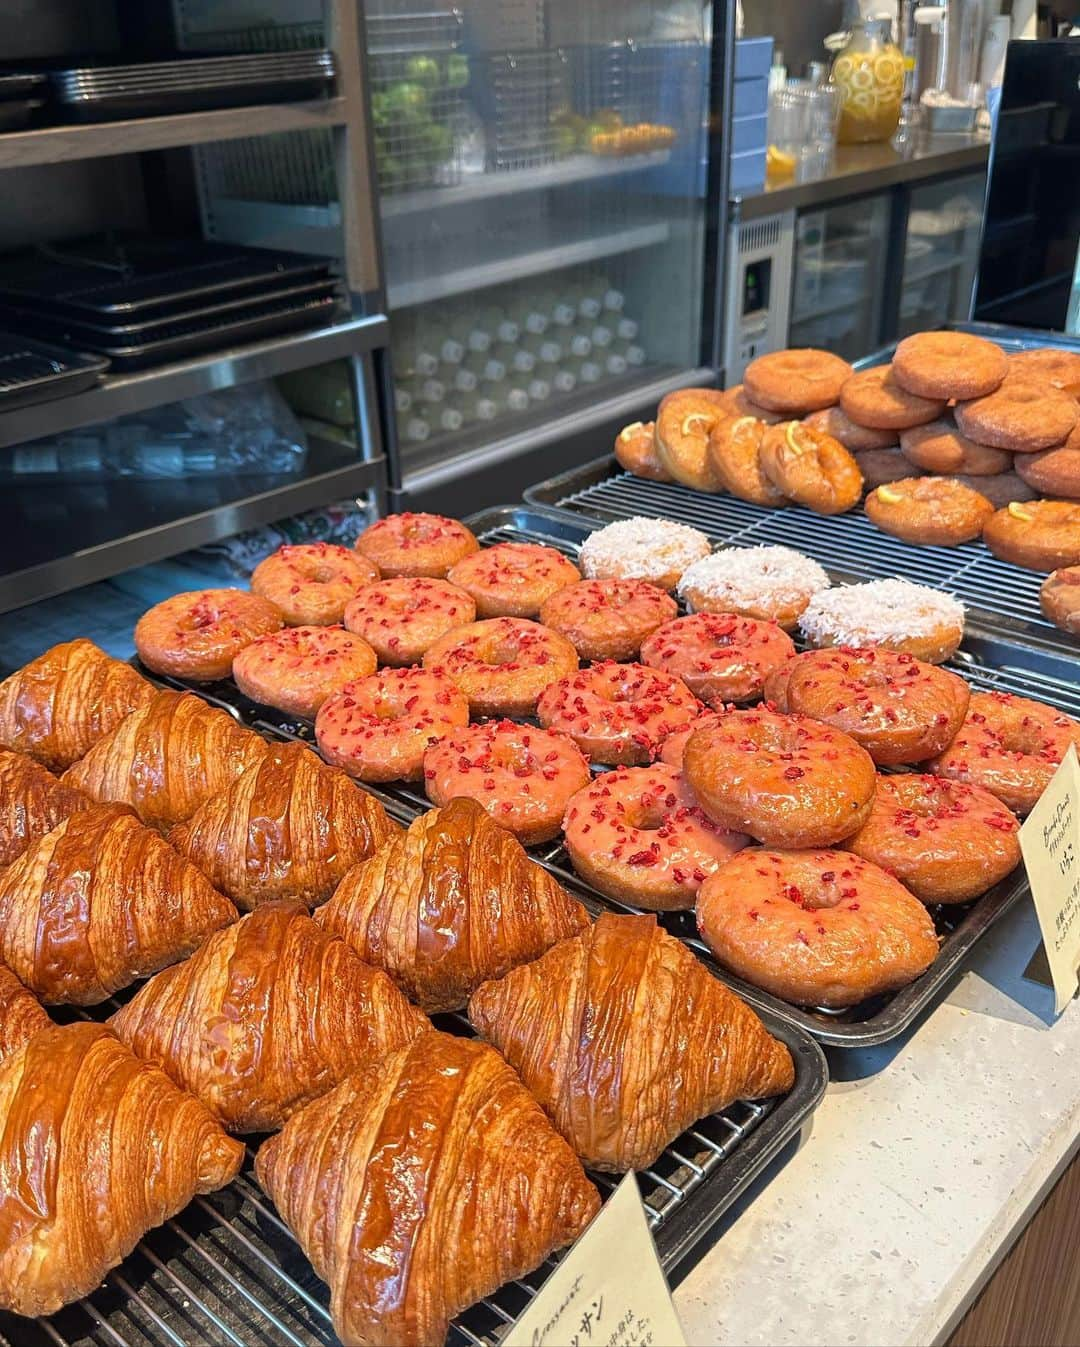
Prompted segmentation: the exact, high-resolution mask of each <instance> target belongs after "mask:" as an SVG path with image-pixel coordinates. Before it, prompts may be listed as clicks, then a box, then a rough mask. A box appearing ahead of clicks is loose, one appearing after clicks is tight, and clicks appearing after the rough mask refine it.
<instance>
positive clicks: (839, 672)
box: [765, 646, 971, 767]
mask: <svg viewBox="0 0 1080 1347" xmlns="http://www.w3.org/2000/svg"><path fill="white" fill-rule="evenodd" d="M765 695H766V697H767V698H768V699H769V700H770V701H772V702H775V704H776V707H777V709H778V710H779V711H784V712H795V713H796V714H798V715H801V716H809V717H810V719H811V720H820V721H821V722H822V723H823V724H825V725H832V726H833V728H834V729H837V730H842V731H843V732H844V734H847V735H850V736H851V738H852V739H854V740H855V742H856V743H857V744H861V745H862V747H863V748H865V749H866V751H867V753H869V754H870V756H871V757H872V758H873V759H874V761H875V762H876V763H877V764H878V766H888V767H897V766H900V765H901V764H903V763H912V762H924V761H925V760H926V759H927V758H932V757H933V756H934V754H935V753H941V752H943V751H944V750H945V749H946V748H948V746H949V744H951V743H952V741H953V739H954V738H955V736H956V733H957V731H958V730H959V729H960V726H961V725H962V724H963V723H964V715H965V713H966V711H967V707H968V699H969V697H970V696H971V693H970V690H969V688H968V685H967V684H966V683H965V682H964V680H963V679H962V678H960V677H958V675H956V674H954V673H949V672H948V670H947V669H939V668H937V666H936V665H933V664H924V663H923V662H922V661H921V660H917V659H915V657H914V656H913V655H902V654H897V653H896V652H895V651H892V650H866V649H863V650H857V649H853V648H851V647H850V646H839V647H836V648H834V649H831V650H808V651H806V653H805V654H802V655H796V656H795V658H794V659H793V660H789V661H788V663H787V664H785V665H784V666H783V667H782V668H780V669H778V670H777V672H776V673H775V674H773V675H772V677H771V678H769V679H767V680H766V682H765Z"/></svg>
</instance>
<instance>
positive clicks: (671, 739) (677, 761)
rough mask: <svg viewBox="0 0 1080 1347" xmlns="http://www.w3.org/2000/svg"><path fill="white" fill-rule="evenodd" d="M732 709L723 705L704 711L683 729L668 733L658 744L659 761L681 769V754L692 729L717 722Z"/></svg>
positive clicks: (699, 728) (700, 728)
mask: <svg viewBox="0 0 1080 1347" xmlns="http://www.w3.org/2000/svg"><path fill="white" fill-rule="evenodd" d="M734 710H735V708H734V707H733V706H725V707H724V709H723V711H706V712H705V714H704V715H700V716H698V718H697V719H696V720H692V721H691V722H690V724H689V725H687V727H686V728H685V729H684V730H676V731H675V733H674V734H669V735H668V737H667V738H666V739H665V740H664V742H663V743H662V744H661V745H660V754H659V757H660V761H661V762H666V763H667V765H668V766H669V767H678V768H679V769H680V770H681V769H682V765H683V754H684V753H685V752H686V745H687V744H688V743H689V742H690V736H691V735H692V734H693V733H694V731H695V730H703V729H705V728H706V727H707V726H709V725H715V724H717V723H718V722H719V721H720V720H721V719H722V718H723V716H724V715H725V714H726V713H727V712H728V711H734Z"/></svg>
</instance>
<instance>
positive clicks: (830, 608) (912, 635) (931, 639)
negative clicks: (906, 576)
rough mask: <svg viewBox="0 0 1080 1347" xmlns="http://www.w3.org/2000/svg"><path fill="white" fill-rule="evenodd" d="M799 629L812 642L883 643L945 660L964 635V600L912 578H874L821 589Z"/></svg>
mask: <svg viewBox="0 0 1080 1347" xmlns="http://www.w3.org/2000/svg"><path fill="white" fill-rule="evenodd" d="M799 630H800V631H801V632H802V634H803V636H805V637H806V640H807V641H808V643H809V644H810V645H815V646H830V645H851V646H879V647H882V648H883V649H885V650H901V651H905V652H906V653H907V654H909V655H914V656H915V658H916V659H921V660H925V661H926V663H927V664H941V663H943V662H944V661H945V660H947V659H948V658H949V657H950V655H953V654H955V653H956V649H957V647H958V646H959V644H960V641H961V639H962V637H963V635H964V605H963V604H962V603H960V602H959V601H958V600H956V599H954V598H953V597H952V596H951V595H949V594H942V593H940V592H939V591H938V590H936V589H930V588H929V587H928V586H927V585H915V584H912V582H911V581H910V580H868V581H867V582H866V583H865V584H862V585H837V586H835V587H834V588H833V589H823V590H822V591H821V592H820V593H818V594H815V595H814V597H813V598H812V599H811V600H810V602H809V603H808V604H807V605H806V609H805V611H804V612H803V615H802V617H800V618H799Z"/></svg>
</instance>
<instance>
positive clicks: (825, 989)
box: [697, 847, 938, 1009]
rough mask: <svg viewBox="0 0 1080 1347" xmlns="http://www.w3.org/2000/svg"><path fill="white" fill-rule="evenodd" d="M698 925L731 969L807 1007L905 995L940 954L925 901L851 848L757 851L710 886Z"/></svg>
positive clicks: (738, 859) (743, 856) (700, 904)
mask: <svg viewBox="0 0 1080 1347" xmlns="http://www.w3.org/2000/svg"><path fill="white" fill-rule="evenodd" d="M697 924H698V930H699V931H700V932H701V935H702V938H703V939H704V941H705V943H706V944H707V945H708V946H709V948H710V949H711V950H712V952H713V953H714V954H715V955H716V957H717V959H718V960H719V962H720V963H721V964H722V965H723V966H724V967H725V968H727V969H730V971H731V972H733V973H735V974H736V975H737V976H738V977H741V978H744V979H745V980H746V981H747V982H751V983H753V984H754V986H756V987H762V988H764V990H765V991H767V992H771V993H772V994H773V996H779V997H781V998H782V999H783V1000H785V1001H793V1002H794V1003H795V1004H796V1005H804V1006H825V1007H829V1008H830V1009H841V1008H842V1007H844V1006H854V1005H858V1003H859V1002H860V1001H865V1000H866V999H867V998H868V997H871V996H880V995H881V994H882V993H883V992H891V991H896V990H897V989H898V988H900V987H906V986H907V984H908V983H909V982H913V981H914V980H915V978H917V977H918V976H919V974H920V973H922V972H924V971H925V970H926V969H927V968H929V967H930V965H931V964H932V963H933V962H934V960H935V959H936V958H937V954H938V941H937V935H936V934H935V932H934V923H933V922H932V921H931V920H930V916H929V914H928V912H927V911H926V908H925V907H923V905H922V903H920V902H919V900H918V899H917V898H915V897H913V896H912V895H911V894H910V893H908V891H907V889H905V888H904V886H903V884H901V883H900V881H899V880H897V879H894V878H893V877H892V875H888V874H886V873H885V871H884V870H881V869H879V868H878V866H876V865H873V864H871V863H870V862H869V861H864V860H863V859H862V858H861V857H859V856H853V855H852V854H851V853H850V852H847V851H764V850H761V849H759V848H757V847H753V848H750V849H749V850H747V851H744V852H742V853H741V854H740V855H738V856H736V857H734V859H733V860H731V861H729V862H728V864H727V865H725V866H724V868H723V869H722V870H720V871H719V872H718V873H717V874H715V875H714V876H713V877H712V878H711V879H709V880H707V881H706V882H705V884H703V885H702V888H701V892H700V893H699V894H698V901H697Z"/></svg>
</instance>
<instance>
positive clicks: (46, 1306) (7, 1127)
mask: <svg viewBox="0 0 1080 1347" xmlns="http://www.w3.org/2000/svg"><path fill="white" fill-rule="evenodd" d="M243 1157H244V1148H243V1146H242V1145H241V1143H240V1142H238V1141H234V1140H233V1139H232V1138H231V1137H227V1136H226V1135H225V1133H224V1132H223V1131H222V1130H221V1128H220V1127H219V1126H218V1125H217V1123H216V1122H215V1121H214V1120H213V1118H212V1117H211V1116H210V1114H209V1113H208V1112H207V1110H206V1109H205V1108H204V1107H203V1106H202V1104H200V1103H199V1101H198V1100H197V1099H194V1098H193V1097H192V1096H191V1095H189V1094H184V1093H183V1092H182V1091H180V1090H178V1089H177V1088H176V1086H175V1085H174V1084H173V1083H172V1081H171V1080H169V1078H168V1076H166V1075H165V1074H164V1073H163V1072H161V1071H159V1070H158V1069H157V1068H156V1067H153V1066H151V1065H150V1064H149V1063H148V1062H140V1061H139V1060H138V1058H137V1057H134V1056H132V1054H131V1053H130V1052H129V1051H128V1050H127V1048H125V1047H124V1045H123V1044H122V1043H121V1042H120V1041H119V1039H117V1038H116V1036H115V1035H114V1034H112V1033H111V1032H110V1031H109V1030H108V1029H106V1028H105V1026H104V1025H103V1024H86V1023H80V1024H67V1025H53V1026H52V1027H51V1028H48V1029H43V1030H41V1032H40V1033H37V1034H35V1035H34V1037H33V1038H32V1039H31V1040H30V1041H29V1043H27V1044H26V1045H25V1046H24V1047H23V1048H22V1049H21V1050H20V1051H19V1052H16V1053H14V1054H12V1055H11V1056H10V1057H8V1058H6V1059H5V1060H4V1061H3V1062H2V1063H0V1307H3V1308H4V1309H8V1310H14V1311H15V1313H16V1314H26V1315H41V1314H52V1313H53V1311H54V1310H57V1309H59V1308H60V1306H61V1305H65V1304H67V1303H68V1302H69V1301H72V1300H77V1299H78V1298H79V1297H80V1296H84V1295H86V1294H87V1293H88V1292H90V1291H92V1290H93V1289H94V1287H96V1286H97V1285H98V1283H99V1282H100V1281H101V1279H102V1277H104V1276H105V1274H106V1272H108V1270H109V1269H110V1268H112V1267H115V1266H116V1265H117V1263H119V1262H120V1260H121V1259H122V1258H124V1257H125V1256H126V1255H127V1254H128V1253H130V1252H131V1250H132V1249H133V1248H134V1247H135V1245H136V1244H137V1243H138V1241H139V1240H140V1239H141V1238H142V1236H143V1235H144V1234H145V1233H146V1231H147V1230H149V1229H150V1228H151V1227H152V1226H155V1225H160V1224H161V1223H162V1221H165V1220H167V1219H168V1218H169V1217H170V1216H172V1215H174V1214H175V1213H176V1212H178V1211H180V1210H181V1208H183V1207H186V1206H187V1204H188V1203H189V1202H190V1201H191V1199H192V1198H193V1197H194V1196H195V1194H196V1193H209V1192H212V1191H213V1190H214V1189H215V1188H220V1187H222V1185H223V1184H226V1183H228V1182H229V1180H230V1179H232V1178H233V1177H234V1175H235V1174H236V1172H237V1170H238V1169H239V1168H240V1162H241V1161H242V1159H243Z"/></svg>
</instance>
